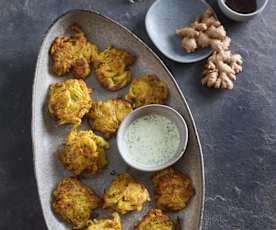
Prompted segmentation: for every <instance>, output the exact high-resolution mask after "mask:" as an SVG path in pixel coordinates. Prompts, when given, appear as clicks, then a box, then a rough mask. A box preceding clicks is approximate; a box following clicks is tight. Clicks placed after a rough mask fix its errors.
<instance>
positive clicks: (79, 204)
mask: <svg viewBox="0 0 276 230" xmlns="http://www.w3.org/2000/svg"><path fill="white" fill-rule="evenodd" d="M99 203H100V199H99V198H98V197H97V196H96V195H95V193H94V192H93V190H92V189H90V188H89V187H88V186H86V185H84V184H82V183H81V182H80V181H79V180H77V179H74V178H70V177H66V178H64V179H63V180H62V181H61V182H59V184H58V186H57V188H56V190H55V191H54V192H53V200H52V207H53V211H54V212H55V214H57V215H58V216H59V217H60V218H61V219H62V220H63V221H65V222H67V223H69V224H72V225H73V228H74V229H80V228H83V227H85V226H86V223H87V221H88V220H89V218H90V217H91V213H92V210H93V209H96V208H98V206H99Z"/></svg>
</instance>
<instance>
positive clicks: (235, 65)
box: [201, 50, 243, 90]
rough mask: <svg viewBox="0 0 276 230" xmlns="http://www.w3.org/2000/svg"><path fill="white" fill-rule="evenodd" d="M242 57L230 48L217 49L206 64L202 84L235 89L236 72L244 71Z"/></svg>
mask: <svg viewBox="0 0 276 230" xmlns="http://www.w3.org/2000/svg"><path fill="white" fill-rule="evenodd" d="M242 63H243V61H242V57H241V56H240V55H239V54H232V53H231V51H230V50H221V51H215V52H214V53H213V55H212V56H210V57H209V58H208V61H207V64H206V65H205V66H204V71H203V78H202V80H201V83H202V85H207V86H208V87H212V88H223V89H229V90H230V89H233V87H234V81H235V80H236V74H238V73H240V72H241V71H242Z"/></svg>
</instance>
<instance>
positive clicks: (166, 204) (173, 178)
mask: <svg viewBox="0 0 276 230" xmlns="http://www.w3.org/2000/svg"><path fill="white" fill-rule="evenodd" d="M152 182H153V187H154V192H155V202H156V206H157V208H159V209H162V210H170V211H178V210H181V209H183V208H185V207H186V206H187V205H188V203H189V201H190V200H191V198H192V196H193V195H194V188H193V186H192V181H191V179H190V178H188V177H187V176H185V175H184V174H182V173H181V172H179V171H177V170H176V169H174V168H172V167H170V168H167V169H164V170H162V171H160V172H158V173H156V174H155V175H154V176H153V177H152Z"/></svg>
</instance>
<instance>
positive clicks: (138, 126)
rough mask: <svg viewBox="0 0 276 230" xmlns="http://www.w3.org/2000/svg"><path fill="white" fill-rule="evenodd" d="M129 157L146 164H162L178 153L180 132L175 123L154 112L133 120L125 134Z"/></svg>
mask: <svg viewBox="0 0 276 230" xmlns="http://www.w3.org/2000/svg"><path fill="white" fill-rule="evenodd" d="M123 139H124V142H125V146H127V150H128V155H129V159H130V160H131V161H133V162H136V163H138V164H142V165H145V166H149V167H151V166H161V165H164V164H166V163H167V162H169V161H170V160H172V159H174V158H175V157H176V156H177V155H178V149H179V144H180V134H179V131H178V128H177V127H176V125H175V123H174V122H172V121H171V120H169V119H168V118H166V117H164V116H161V115H157V114H153V115H146V116H143V117H140V118H138V119H137V120H135V121H134V122H132V123H131V124H130V125H129V127H128V128H127V130H126V133H125V135H124V138H123Z"/></svg>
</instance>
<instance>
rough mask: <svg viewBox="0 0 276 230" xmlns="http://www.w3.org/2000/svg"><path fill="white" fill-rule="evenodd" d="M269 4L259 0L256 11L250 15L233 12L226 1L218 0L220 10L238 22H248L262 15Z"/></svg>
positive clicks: (266, 0)
mask: <svg viewBox="0 0 276 230" xmlns="http://www.w3.org/2000/svg"><path fill="white" fill-rule="evenodd" d="M267 3H268V0H257V10H256V11H254V12H252V13H249V14H242V13H238V12H236V11H234V10H232V9H231V8H230V7H229V6H227V5H226V3H225V0H218V5H219V8H220V9H221V11H222V12H223V13H224V14H225V16H227V17H228V18H230V19H232V20H234V21H238V22H243V21H248V20H249V19H252V18H254V17H255V16H256V15H258V14H260V13H261V12H262V11H263V10H264V8H265V7H266V5H267Z"/></svg>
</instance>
